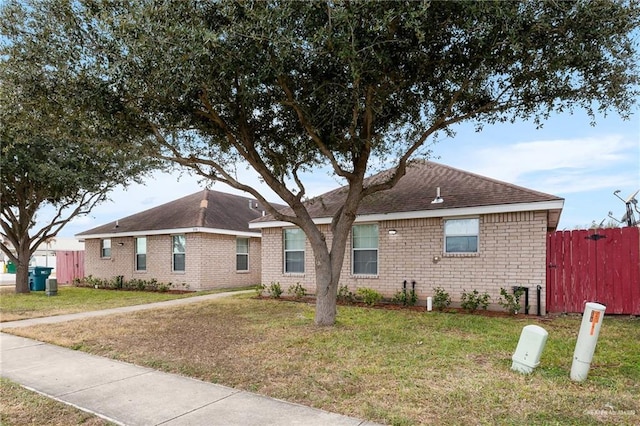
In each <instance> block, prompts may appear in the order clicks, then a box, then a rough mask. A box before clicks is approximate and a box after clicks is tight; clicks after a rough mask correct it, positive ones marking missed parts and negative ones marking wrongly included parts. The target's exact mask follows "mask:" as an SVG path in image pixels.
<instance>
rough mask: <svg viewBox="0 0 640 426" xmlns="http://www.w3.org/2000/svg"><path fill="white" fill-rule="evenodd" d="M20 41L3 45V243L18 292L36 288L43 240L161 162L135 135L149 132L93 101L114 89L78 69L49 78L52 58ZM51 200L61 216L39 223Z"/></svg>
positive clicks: (0, 139)
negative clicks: (34, 270) (27, 50)
mask: <svg viewBox="0 0 640 426" xmlns="http://www.w3.org/2000/svg"><path fill="white" fill-rule="evenodd" d="M15 47H17V46H15V45H13V46H12V45H11V44H8V45H4V46H2V50H0V201H1V205H2V206H1V209H0V226H1V229H0V237H1V239H0V249H2V251H3V252H4V254H5V255H6V256H8V258H9V259H10V260H11V261H12V262H13V263H14V264H15V265H16V292H17V293H28V292H29V283H28V267H29V261H30V259H31V256H32V255H33V253H34V252H35V250H36V249H37V248H38V246H40V245H41V244H42V243H43V242H46V241H48V240H49V239H50V238H52V237H54V236H56V234H57V233H58V232H59V231H60V230H61V229H62V228H63V227H64V226H65V225H66V224H67V223H68V222H69V221H71V220H72V219H73V218H75V217H77V216H80V215H84V214H87V213H89V212H90V211H91V209H92V208H93V207H94V206H96V205H97V204H98V203H100V202H102V201H104V200H105V199H106V197H107V194H108V192H109V191H110V190H111V189H113V188H114V187H115V186H117V185H126V184H127V183H129V182H131V181H134V180H135V181H139V180H140V179H141V178H142V176H143V174H144V172H145V171H147V170H149V168H151V167H156V166H157V165H158V164H159V162H158V160H154V159H153V158H152V157H150V156H149V155H148V154H146V155H145V154H143V153H142V151H141V150H140V147H139V146H138V145H139V143H138V142H134V140H135V141H141V140H144V137H143V134H142V133H141V132H136V131H135V129H133V128H129V129H127V130H126V132H122V131H121V130H124V129H125V127H122V123H121V122H120V121H119V120H122V119H123V117H121V116H119V115H118V113H117V111H115V110H114V111H113V115H111V116H108V115H103V116H96V115H95V114H93V113H92V112H91V111H90V110H88V109H86V108H85V105H84V101H85V100H86V99H89V98H92V97H99V98H100V102H105V103H107V102H108V99H109V97H110V96H111V95H110V94H109V93H108V92H109V91H108V90H107V91H102V92H98V91H96V87H95V85H93V84H91V85H86V84H84V82H83V81H82V79H81V78H79V76H77V75H70V74H68V75H66V76H63V75H62V73H58V74H57V77H58V79H52V78H49V77H50V76H49V75H48V74H47V73H46V72H42V70H43V68H45V67H46V62H45V63H42V62H40V61H39V58H38V57H37V56H36V55H34V57H33V58H31V59H30V60H25V59H26V58H20V56H19V55H15V54H14V51H13V49H14V48H15ZM33 53H35V52H32V54H33ZM63 77H66V78H65V79H64V80H63V79H62V78H63ZM62 87H64V89H65V90H70V89H71V88H72V87H73V90H75V95H78V96H75V95H74V96H68V93H66V92H64V91H60V90H59V89H60V88H62ZM94 101H95V100H94ZM116 121H117V126H113V123H114V122H116ZM45 206H50V207H51V208H52V210H51V211H52V212H53V215H52V217H51V218H44V219H46V220H40V221H38V222H37V221H36V215H37V214H38V213H39V212H42V209H43V208H44V207H45ZM41 219H43V218H41ZM36 225H37V226H36Z"/></svg>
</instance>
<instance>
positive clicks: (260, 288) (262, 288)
mask: <svg viewBox="0 0 640 426" xmlns="http://www.w3.org/2000/svg"><path fill="white" fill-rule="evenodd" d="M266 289H267V286H266V285H264V284H258V285H257V286H256V297H260V296H262V293H264V291H265V290H266Z"/></svg>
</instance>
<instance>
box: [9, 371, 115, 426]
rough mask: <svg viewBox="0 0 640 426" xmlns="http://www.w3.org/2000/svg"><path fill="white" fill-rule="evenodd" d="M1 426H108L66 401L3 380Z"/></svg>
mask: <svg viewBox="0 0 640 426" xmlns="http://www.w3.org/2000/svg"><path fill="white" fill-rule="evenodd" d="M0 400H1V401H2V404H0V424H1V425H6V426H21V425H44V424H46V425H49V426H68V425H72V424H77V425H79V424H82V425H86V426H107V425H112V424H113V423H110V422H107V421H106V420H103V419H101V418H99V417H97V416H94V415H92V414H88V413H85V412H84V411H81V410H78V409H77V408H73V407H71V406H68V405H65V404H63V403H62V402H58V401H55V400H53V399H50V398H47V397H45V396H42V395H40V394H38V393H36V392H32V391H29V390H27V389H25V388H23V387H21V386H20V385H18V384H16V383H13V382H11V381H10V380H7V379H4V378H0Z"/></svg>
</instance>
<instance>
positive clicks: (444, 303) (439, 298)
mask: <svg viewBox="0 0 640 426" xmlns="http://www.w3.org/2000/svg"><path fill="white" fill-rule="evenodd" d="M449 305H451V296H449V293H447V292H446V291H444V289H443V288H442V287H436V288H434V289H433V306H434V307H435V308H436V309H437V310H439V311H443V310H445V309H447V308H448V307H449Z"/></svg>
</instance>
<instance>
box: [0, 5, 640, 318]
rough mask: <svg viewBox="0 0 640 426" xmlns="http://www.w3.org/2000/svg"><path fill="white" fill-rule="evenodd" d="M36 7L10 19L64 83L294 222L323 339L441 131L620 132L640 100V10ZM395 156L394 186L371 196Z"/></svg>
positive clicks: (183, 160)
mask: <svg viewBox="0 0 640 426" xmlns="http://www.w3.org/2000/svg"><path fill="white" fill-rule="evenodd" d="M25 3H27V2H25V1H17V2H16V3H15V4H14V5H12V6H10V7H7V8H6V11H5V13H4V14H5V16H6V15H10V14H12V13H17V12H15V10H23V11H25V10H26V11H27V13H28V15H29V19H27V20H25V24H24V25H23V27H24V28H26V29H25V31H28V32H29V33H30V34H31V35H32V37H31V40H32V42H33V43H34V44H38V45H41V44H44V43H49V42H50V41H51V40H53V45H52V46H51V48H52V49H61V50H63V51H66V52H67V54H66V55H65V56H64V57H65V58H66V60H65V61H64V64H55V65H54V67H81V68H82V69H83V70H84V71H85V72H87V73H90V74H91V75H92V76H94V77H95V78H96V79H98V80H100V79H101V80H102V81H104V82H107V83H108V84H109V85H110V87H111V88H112V90H113V91H114V93H115V94H117V96H118V98H119V100H120V102H121V103H122V105H123V109H126V110H127V111H128V113H130V115H129V118H130V119H131V120H133V121H136V122H138V123H139V125H140V126H147V127H148V129H150V130H151V131H152V132H153V133H154V136H155V142H156V149H157V152H156V154H155V155H157V156H159V157H161V158H165V159H170V160H172V161H174V162H176V163H179V164H181V165H183V166H185V167H188V168H191V169H193V170H195V171H196V172H197V173H199V174H201V175H203V176H206V177H208V178H210V179H214V180H218V181H222V182H225V183H227V184H229V185H231V186H233V187H235V188H238V189H242V190H245V191H247V192H249V193H251V194H253V195H254V196H255V197H257V198H258V199H260V200H261V201H262V202H263V204H265V205H266V206H268V204H267V203H265V201H266V200H264V198H263V197H262V195H261V194H260V193H259V192H258V191H257V190H256V189H255V188H253V187H251V186H248V185H246V183H244V182H243V181H242V176H241V174H238V173H237V171H236V165H237V164H238V163H239V161H242V162H243V163H247V164H249V165H250V166H251V167H252V168H254V169H255V170H256V171H257V172H258V173H259V174H260V176H261V177H262V179H263V180H264V182H265V183H266V184H267V185H269V187H271V188H272V189H273V190H274V191H275V192H276V193H277V194H278V195H279V196H280V198H282V200H284V201H285V202H286V203H287V204H288V205H289V206H290V207H291V209H290V210H289V213H283V212H277V211H275V210H273V209H270V210H269V213H270V214H272V215H273V217H274V218H275V219H276V220H282V221H287V222H290V223H293V224H295V225H297V226H299V227H300V228H301V229H302V230H303V231H304V232H305V234H306V236H307V238H308V240H309V242H310V244H311V247H312V248H313V253H314V257H315V269H316V277H317V282H316V294H317V306H316V317H315V321H316V323H317V324H319V325H330V324H333V323H334V321H335V315H336V293H337V288H338V283H339V280H340V271H341V269H342V265H343V261H344V255H345V250H346V244H347V241H348V234H349V232H350V230H351V227H352V224H353V222H354V220H355V217H356V213H357V210H358V205H359V203H360V201H361V200H362V199H363V197H366V196H368V195H371V194H374V193H376V192H379V191H384V190H387V189H389V188H391V187H393V186H394V185H395V184H396V183H397V182H398V180H399V179H400V178H402V176H403V175H404V174H405V170H406V167H407V165H408V163H409V162H410V161H411V160H412V159H413V158H415V157H416V156H418V155H420V154H421V151H423V150H424V147H425V144H426V143H427V142H428V141H429V140H430V139H431V138H433V137H434V135H435V134H436V133H438V132H443V133H445V134H447V133H448V132H449V129H450V126H451V125H452V124H454V123H459V122H464V121H473V122H475V123H476V124H477V125H478V127H479V128H480V127H481V126H482V124H484V123H495V122H499V121H508V120H512V121H515V120H524V119H533V120H535V121H536V122H539V123H541V122H542V121H544V119H545V118H547V117H548V116H549V115H550V114H552V113H554V112H555V111H563V110H572V109H574V108H586V109H587V110H588V111H589V112H590V113H591V114H592V116H593V117H595V115H596V114H597V113H598V112H606V111H610V110H612V111H615V112H618V113H621V114H622V115H623V116H624V115H626V114H627V112H628V111H629V110H630V107H631V105H632V104H633V102H634V99H635V96H637V94H638V93H637V86H636V84H637V71H638V70H637V56H635V55H637V52H636V50H635V46H634V45H633V40H632V32H633V30H634V29H636V28H637V27H638V24H639V10H638V4H637V3H636V2H634V1H598V0H595V1H562V2H557V1H526V2H516V1H513V2H484V1H455V2H454V1H447V2H445V1H443V2H437V1H432V2H357V1H356V2H340V1H335V2H334V1H325V2H318V1H313V2H282V1H274V2H271V1H256V2H253V1H242V2H240V1H239V2H231V1H215V2H214V1H212V2H207V1H195V0H194V1H188V0H177V1H163V2H158V1H153V0H148V1H144V0H140V1H135V2H131V3H128V2H109V1H97V0H96V1H89V0H86V1H83V0H76V1H70V2H68V3H67V4H63V3H62V2H60V1H51V2H35V3H36V4H37V5H36V6H33V7H29V6H28V5H27V6H25ZM25 48H26V49H28V47H25ZM100 108H101V107H100V106H99V105H98V106H97V107H96V110H99V109H100ZM382 158H383V159H384V160H385V162H386V164H387V165H390V166H394V172H392V173H390V174H387V175H386V179H384V180H377V181H375V182H373V183H370V184H367V183H365V180H364V179H365V176H367V174H368V173H370V172H371V165H372V163H373V162H375V161H376V160H380V159H382ZM326 166H328V167H329V168H330V170H332V171H333V173H334V174H335V175H336V176H337V177H338V178H339V179H341V180H342V181H343V182H344V183H345V184H346V187H347V196H346V198H345V203H344V206H343V207H342V208H341V209H340V210H339V211H338V212H337V213H336V214H335V215H334V217H333V220H332V222H331V226H330V228H331V235H330V236H329V235H324V234H323V232H321V230H320V228H319V227H318V226H317V225H316V224H314V222H313V220H312V218H311V217H310V215H309V214H308V211H307V209H306V208H305V197H306V194H307V192H306V188H305V186H304V182H303V180H302V178H301V174H302V172H304V171H309V170H314V169H317V168H319V167H326ZM328 241H330V243H328Z"/></svg>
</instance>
